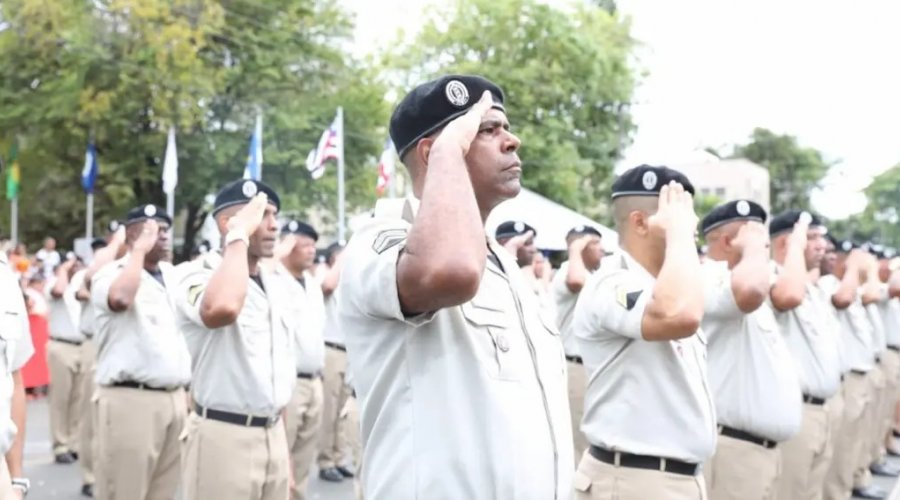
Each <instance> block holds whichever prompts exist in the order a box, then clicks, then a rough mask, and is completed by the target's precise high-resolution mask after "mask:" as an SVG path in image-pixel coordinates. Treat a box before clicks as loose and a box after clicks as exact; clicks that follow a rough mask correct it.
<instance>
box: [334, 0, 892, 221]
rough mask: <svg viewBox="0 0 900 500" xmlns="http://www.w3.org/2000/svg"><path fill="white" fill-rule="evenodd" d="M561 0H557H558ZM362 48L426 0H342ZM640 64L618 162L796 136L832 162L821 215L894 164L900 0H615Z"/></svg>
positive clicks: (841, 212)
mask: <svg viewBox="0 0 900 500" xmlns="http://www.w3.org/2000/svg"><path fill="white" fill-rule="evenodd" d="M563 1H565V0H557V1H556V2H554V1H550V3H557V2H563ZM344 2H345V4H346V5H347V6H348V7H349V8H350V9H351V11H353V12H355V13H356V14H357V33H356V42H357V46H358V47H359V48H360V49H359V50H361V51H366V50H371V48H372V47H377V46H378V45H379V44H384V43H386V42H387V41H389V40H390V39H392V38H393V37H394V36H395V35H396V33H397V31H398V30H399V29H401V27H403V26H410V25H414V24H415V21H416V18H417V17H418V16H419V15H420V14H421V12H422V11H423V9H427V8H428V6H429V5H434V4H435V3H436V2H435V0H419V1H410V0H380V1H379V2H372V1H369V0H344ZM618 6H619V9H620V12H622V13H623V14H625V15H627V16H629V17H630V19H631V22H632V35H633V36H634V38H635V39H637V40H638V42H639V44H640V47H639V49H638V53H637V55H638V64H639V65H640V68H641V69H642V70H644V71H646V72H647V76H646V77H645V78H644V79H643V80H642V81H641V83H640V85H639V87H638V88H637V89H636V92H635V96H634V102H635V104H634V106H633V113H634V118H635V122H636V124H637V127H638V128H637V132H636V134H635V135H634V142H633V143H632V145H631V146H630V147H629V148H628V150H627V151H625V158H624V160H623V161H622V162H621V163H620V165H619V167H618V168H619V169H622V168H627V167H629V166H633V165H637V164H639V163H645V162H650V163H670V164H671V163H678V162H681V161H685V160H688V159H690V158H693V157H695V156H696V155H697V154H698V153H697V152H698V151H699V150H701V149H702V148H704V147H706V146H711V147H715V148H725V149H727V148H728V146H730V145H733V144H738V143H743V142H745V141H746V140H747V138H748V137H749V135H750V133H751V131H752V130H753V129H754V128H755V127H765V128H768V129H771V130H773V131H775V132H777V133H786V134H791V135H794V136H796V137H797V138H798V140H799V142H800V143H801V144H802V145H804V146H810V147H814V148H816V149H818V150H820V151H822V152H823V153H824V155H825V157H826V160H828V161H829V162H830V163H834V164H835V166H834V167H833V168H832V169H831V171H830V172H829V175H828V176H827V177H826V179H825V181H824V182H823V189H822V190H821V191H820V192H816V193H814V194H813V204H814V208H815V209H816V210H818V211H819V212H821V213H822V214H823V215H825V216H827V217H830V218H843V217H846V216H848V215H851V214H852V213H855V212H858V211H860V210H862V209H863V208H864V206H865V198H864V197H863V196H862V194H861V193H860V190H861V189H863V188H865V186H867V185H868V184H869V182H870V181H871V178H872V176H874V175H877V174H878V173H879V172H881V171H883V170H885V169H887V168H890V167H891V166H893V165H896V164H898V163H900V64H898V55H897V49H898V48H900V29H897V27H896V26H897V24H898V22H900V2H895V1H893V0H857V1H855V2H846V1H843V2H838V1H835V0H682V1H679V2H674V1H669V0H618Z"/></svg>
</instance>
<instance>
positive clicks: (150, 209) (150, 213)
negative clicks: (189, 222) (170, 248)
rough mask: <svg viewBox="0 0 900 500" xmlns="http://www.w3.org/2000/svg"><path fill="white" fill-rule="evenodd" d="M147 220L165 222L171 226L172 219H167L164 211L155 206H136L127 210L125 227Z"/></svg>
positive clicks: (167, 216)
mask: <svg viewBox="0 0 900 500" xmlns="http://www.w3.org/2000/svg"><path fill="white" fill-rule="evenodd" d="M149 219H153V220H157V221H160V222H165V223H167V224H168V225H170V226H171V225H172V218H171V217H169V214H167V213H166V211H165V210H163V209H162V208H160V207H158V206H156V205H149V204H148V205H138V206H136V207H134V208H132V209H131V210H129V211H128V214H127V215H126V216H125V225H126V226H130V225H131V224H135V223H138V222H144V221H145V220H149Z"/></svg>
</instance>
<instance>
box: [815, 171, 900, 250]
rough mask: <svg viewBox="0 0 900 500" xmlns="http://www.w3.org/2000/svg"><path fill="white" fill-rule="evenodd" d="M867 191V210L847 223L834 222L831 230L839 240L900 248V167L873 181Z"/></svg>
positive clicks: (885, 172) (830, 226)
mask: <svg viewBox="0 0 900 500" xmlns="http://www.w3.org/2000/svg"><path fill="white" fill-rule="evenodd" d="M864 192H865V194H866V198H868V204H867V205H866V208H865V210H863V211H862V212H861V213H859V214H856V215H853V216H851V217H849V218H847V219H845V220H840V221H833V222H831V223H830V224H829V230H830V231H831V232H832V233H833V234H835V235H836V236H837V237H838V238H852V239H855V240H857V241H875V242H878V243H882V244H884V245H888V246H892V247H895V248H896V247H900V225H898V222H900V212H898V207H900V164H898V165H895V166H894V167H892V168H890V169H888V170H886V171H884V172H882V173H881V174H879V175H878V176H876V177H875V178H874V179H872V183H871V184H869V187H867V188H866V189H865V191H864Z"/></svg>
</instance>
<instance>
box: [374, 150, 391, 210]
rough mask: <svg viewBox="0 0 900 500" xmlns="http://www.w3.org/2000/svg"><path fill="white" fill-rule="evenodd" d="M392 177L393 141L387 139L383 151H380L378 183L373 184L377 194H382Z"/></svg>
mask: <svg viewBox="0 0 900 500" xmlns="http://www.w3.org/2000/svg"><path fill="white" fill-rule="evenodd" d="M393 179H394V143H393V142H391V140H390V139H388V140H387V142H385V143H384V151H382V152H381V160H380V161H379V162H378V184H377V185H376V186H375V190H376V191H377V192H378V196H382V195H383V194H384V190H385V189H387V187H388V184H390V183H391V182H392V181H393Z"/></svg>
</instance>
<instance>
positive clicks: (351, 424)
mask: <svg viewBox="0 0 900 500" xmlns="http://www.w3.org/2000/svg"><path fill="white" fill-rule="evenodd" d="M341 418H342V420H343V421H344V422H345V423H346V426H345V430H344V433H345V435H346V436H347V442H348V443H351V446H350V451H351V453H352V454H353V462H354V463H355V464H356V475H355V476H354V477H353V490H354V493H355V494H356V500H362V498H363V492H362V483H361V482H360V480H359V478H361V477H362V468H363V460H362V440H361V438H360V436H359V435H360V428H359V404H358V402H357V400H356V397H355V396H353V395H352V394H351V395H350V397H349V398H347V403H346V404H345V405H344V409H343V410H341Z"/></svg>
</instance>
